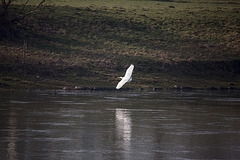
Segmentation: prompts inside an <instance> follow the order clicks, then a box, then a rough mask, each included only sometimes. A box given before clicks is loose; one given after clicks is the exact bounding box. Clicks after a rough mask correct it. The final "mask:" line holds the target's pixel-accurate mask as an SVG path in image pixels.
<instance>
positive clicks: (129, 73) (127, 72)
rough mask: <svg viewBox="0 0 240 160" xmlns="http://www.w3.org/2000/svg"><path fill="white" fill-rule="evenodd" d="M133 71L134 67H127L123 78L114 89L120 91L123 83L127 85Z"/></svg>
mask: <svg viewBox="0 0 240 160" xmlns="http://www.w3.org/2000/svg"><path fill="white" fill-rule="evenodd" d="M133 69H134V65H133V64H131V65H130V67H128V69H127V71H126V73H125V76H124V77H123V78H122V80H121V81H120V82H119V83H118V85H117V87H116V89H120V88H121V87H122V86H123V85H124V84H125V83H127V82H128V81H129V79H130V78H131V76H132V72H133Z"/></svg>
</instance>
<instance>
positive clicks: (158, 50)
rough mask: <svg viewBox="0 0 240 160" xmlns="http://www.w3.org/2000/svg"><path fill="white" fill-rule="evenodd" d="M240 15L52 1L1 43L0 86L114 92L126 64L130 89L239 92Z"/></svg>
mask: <svg viewBox="0 0 240 160" xmlns="http://www.w3.org/2000/svg"><path fill="white" fill-rule="evenodd" d="M31 3H32V4H36V1H35V2H34V1H31ZM19 4H20V3H18V4H16V5H15V6H13V11H14V12H17V10H19V7H21V6H19ZM169 6H174V8H172V7H169ZM29 7H31V6H29ZM14 8H15V9H14ZM239 9H240V3H239V2H238V1H230V0H221V1H217V0H212V1H204V0H186V1H180V0H175V1H173V2H167V1H130V0H123V1H110V0H104V1H100V0H93V1H86V0H85V1H84V0H82V1H79V0H78V1H77V0H71V1H68V2H66V1H56V0H51V1H50V0H49V1H47V2H46V4H45V6H44V7H42V8H41V11H39V12H36V13H34V14H33V15H31V16H29V17H27V18H26V19H24V21H22V22H21V23H19V24H18V26H17V28H18V29H17V30H18V32H19V33H18V38H17V39H15V40H12V41H1V42H0V47H1V50H0V54H1V57H0V58H1V59H2V61H1V63H0V65H1V68H2V70H1V72H0V73H1V78H0V82H1V87H3V88H11V87H17V88H19V87H20V88H21V86H23V87H22V88H62V87H63V86H65V85H80V86H92V87H93V86H96V87H98V86H99V87H106V86H108V87H114V86H115V85H116V84H117V82H118V81H117V80H116V77H118V76H120V75H122V74H124V72H125V69H126V68H127V67H128V65H130V64H131V63H133V64H135V70H134V75H133V79H134V81H133V82H132V83H131V84H128V85H127V86H128V87H133V88H138V87H144V88H148V87H173V86H174V85H178V86H191V87H209V86H215V87H220V86H224V87H227V86H228V83H229V82H234V83H235V84H236V86H240V82H239V80H238V79H239V75H240V74H239V73H240V71H239V68H240V43H239V39H240V12H239ZM24 40H25V41H26V42H27V44H28V49H27V50H26V55H25V63H24V62H23V61H24V60H23V59H24V58H23V49H22V47H23V41H24ZM6 79H7V80H6ZM25 81H29V83H25ZM30 82H31V83H30ZM22 84H23V85H22Z"/></svg>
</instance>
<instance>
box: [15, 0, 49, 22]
mask: <svg viewBox="0 0 240 160" xmlns="http://www.w3.org/2000/svg"><path fill="white" fill-rule="evenodd" d="M28 2H29V0H27V1H26V3H25V4H24V6H23V9H22V11H21V13H20V14H19V15H18V16H17V17H15V18H14V19H13V20H12V21H11V23H15V22H16V21H19V20H21V19H23V18H25V17H26V16H28V15H29V14H31V13H33V12H35V11H36V10H37V9H38V8H39V7H40V6H41V5H42V4H43V3H44V2H45V0H42V1H41V2H40V3H39V4H38V5H36V6H35V7H34V8H33V9H32V10H30V11H29V12H27V13H23V10H24V8H25V7H26V5H27V4H28Z"/></svg>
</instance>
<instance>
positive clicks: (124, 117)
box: [0, 91, 240, 160]
mask: <svg viewBox="0 0 240 160" xmlns="http://www.w3.org/2000/svg"><path fill="white" fill-rule="evenodd" d="M239 93H240V92H239V91H231V92H227V91H226V92H218V91H216V92H207V91H197V92H180V91H179V92H178V91H172V92H170V91H162V92H63V91H59V93H58V94H57V95H54V94H52V92H50V91H49V92H15V93H14V92H1V93H0V96H1V97H0V100H1V101H0V159H1V160H2V159H3V160H15V159H16V160H17V159H19V160H22V159H25V160H32V159H34V160H38V159H41V160H42V159H46V160H49V159H61V160H64V159H66V160H72V159H77V160H79V159H84V160H94V159H96V160H103V159H108V160H153V159H238V158H240V94H239Z"/></svg>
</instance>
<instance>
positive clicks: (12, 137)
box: [7, 111, 17, 160]
mask: <svg viewBox="0 0 240 160" xmlns="http://www.w3.org/2000/svg"><path fill="white" fill-rule="evenodd" d="M15 115H16V113H15V112H14V111H11V112H10V115H9V143H8V147H7V154H8V158H9V160H15V159H16V158H17V152H16V142H17V133H16V132H17V131H16V129H17V127H16V125H17V120H16V117H15Z"/></svg>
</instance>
